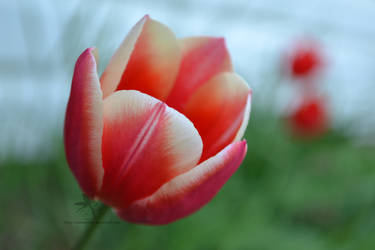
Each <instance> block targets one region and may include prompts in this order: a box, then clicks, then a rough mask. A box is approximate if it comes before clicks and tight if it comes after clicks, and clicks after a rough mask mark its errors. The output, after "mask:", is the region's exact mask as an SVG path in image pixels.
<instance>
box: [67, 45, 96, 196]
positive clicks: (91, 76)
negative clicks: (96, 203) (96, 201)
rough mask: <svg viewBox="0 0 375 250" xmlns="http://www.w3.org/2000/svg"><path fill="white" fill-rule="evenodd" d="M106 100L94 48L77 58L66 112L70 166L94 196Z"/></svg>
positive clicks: (87, 192)
mask: <svg viewBox="0 0 375 250" xmlns="http://www.w3.org/2000/svg"><path fill="white" fill-rule="evenodd" d="M102 109H103V101H102V91H101V90H100V84H99V78H98V75H97V71H96V61H95V57H94V49H92V48H89V49H87V50H85V51H84V52H83V53H82V54H81V56H80V57H79V58H78V60H77V62H76V66H75V69H74V75H73V80H72V87H71V92H70V97H69V102H68V106H67V110H66V116H65V127H64V144H65V152H66V158H67V161H68V163H69V166H70V169H71V170H72V172H73V174H74V176H75V177H76V178H77V180H78V183H79V185H80V187H81V188H82V190H83V191H84V193H85V194H86V195H88V196H89V197H91V198H93V197H94V196H95V195H96V193H97V191H98V190H99V189H100V186H101V183H102V177H103V166H102V153H101V138H102V133H103V117H102Z"/></svg>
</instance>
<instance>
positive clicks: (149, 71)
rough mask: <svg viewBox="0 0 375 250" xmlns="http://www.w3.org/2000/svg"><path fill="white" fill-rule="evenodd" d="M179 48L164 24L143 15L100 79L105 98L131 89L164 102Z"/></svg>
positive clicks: (173, 76)
mask: <svg viewBox="0 0 375 250" xmlns="http://www.w3.org/2000/svg"><path fill="white" fill-rule="evenodd" d="M180 54H181V51H180V45H179V44H178V41H177V39H176V37H175V35H174V34H173V32H172V31H171V30H170V29H169V28H168V27H166V26H165V25H163V24H161V23H159V22H157V21H154V20H152V19H150V18H149V17H148V16H145V17H144V18H143V19H142V20H140V21H139V22H138V23H137V24H136V25H135V27H134V28H133V29H132V30H131V32H130V33H129V35H128V36H127V37H126V38H125V40H124V42H123V43H122V45H121V46H120V48H119V49H118V50H117V51H116V53H115V54H114V56H113V58H112V60H111V62H110V63H109V66H108V67H107V69H106V70H105V72H104V73H103V76H102V78H101V81H102V84H103V85H102V88H103V92H104V97H107V96H108V95H109V94H110V93H112V92H113V91H115V90H124V89H133V90H139V91H141V92H142V93H146V94H149V95H151V96H153V97H155V98H157V99H159V100H164V99H165V98H166V97H167V95H168V94H169V92H170V90H171V88H172V86H173V83H174V81H175V79H176V75H177V71H178V67H179V63H180V56H181V55H180Z"/></svg>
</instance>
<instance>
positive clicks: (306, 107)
mask: <svg viewBox="0 0 375 250" xmlns="http://www.w3.org/2000/svg"><path fill="white" fill-rule="evenodd" d="M289 124H290V127H291V129H292V132H293V133H294V134H295V135H296V136H299V137H303V138H311V137H317V136H319V135H322V134H323V133H324V132H326V131H327V129H328V114H327V110H326V107H325V105H324V101H323V100H322V99H319V98H306V99H305V100H303V101H302V102H301V103H300V104H299V105H298V106H297V108H296V109H295V110H294V111H293V113H292V114H291V115H290V117H289Z"/></svg>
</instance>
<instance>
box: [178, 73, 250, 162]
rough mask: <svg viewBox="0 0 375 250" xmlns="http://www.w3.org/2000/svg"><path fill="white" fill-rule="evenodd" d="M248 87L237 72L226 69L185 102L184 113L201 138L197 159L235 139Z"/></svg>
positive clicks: (243, 111) (244, 115)
mask: <svg viewBox="0 0 375 250" xmlns="http://www.w3.org/2000/svg"><path fill="white" fill-rule="evenodd" d="M250 95H251V90H250V88H249V86H248V84H247V83H246V82H245V81H244V80H243V79H242V78H241V77H240V76H238V75H237V74H235V73H230V72H225V73H221V74H218V75H216V76H215V77H213V78H211V80H209V81H208V82H207V83H205V84H204V85H203V86H201V87H200V88H199V89H198V90H197V91H196V92H195V93H194V94H193V95H192V96H191V98H190V100H189V101H188V102H187V103H186V106H185V109H184V110H183V113H184V114H185V115H186V116H187V117H188V118H189V119H190V120H191V121H192V122H193V124H194V126H195V127H196V128H197V130H198V132H199V134H200V136H201V137H202V140H203V153H202V158H201V160H200V161H204V160H206V159H208V158H210V157H211V156H213V155H215V154H217V153H218V152H219V151H221V150H222V149H223V148H224V147H225V146H227V145H228V144H230V143H231V142H233V141H234V139H235V137H236V134H237V133H238V131H239V130H240V127H241V124H242V123H243V120H244V118H246V116H247V115H248V114H246V111H247V112H249V110H246V109H247V106H246V104H247V102H248V99H249V96H250Z"/></svg>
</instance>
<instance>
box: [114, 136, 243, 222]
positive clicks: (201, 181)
mask: <svg viewBox="0 0 375 250" xmlns="http://www.w3.org/2000/svg"><path fill="white" fill-rule="evenodd" d="M246 150H247V145H246V141H241V142H235V143H233V144H230V145H229V146H227V147H226V148H225V149H224V150H223V151H221V152H220V153H218V154H217V155H216V156H214V157H212V158H210V159H208V160H207V161H205V162H203V163H201V164H200V165H198V166H197V167H195V168H193V169H192V170H190V171H189V172H186V173H184V174H182V175H180V176H177V177H176V178H174V179H173V180H171V181H169V182H168V183H166V184H164V185H163V186H162V187H161V188H160V189H159V190H158V191H157V192H155V193H154V194H153V195H151V196H149V197H147V198H145V199H142V200H138V201H136V202H133V203H132V204H131V205H130V206H129V207H127V208H126V209H122V210H118V211H117V212H118V215H119V216H120V217H121V218H123V219H124V220H127V221H129V222H134V223H145V224H154V225H158V224H167V223H170V222H173V221H175V220H177V219H180V218H182V217H185V216H187V215H189V214H191V213H193V212H195V211H196V210H198V209H199V208H201V207H202V206H203V205H205V204H206V203H207V202H209V201H210V200H211V199H212V198H213V197H214V196H215V194H216V193H217V192H218V191H219V190H220V188H221V187H222V186H223V185H224V184H225V183H226V182H227V180H228V179H229V178H230V177H231V176H232V174H233V173H234V172H235V171H236V170H237V168H238V166H239V165H240V164H241V162H242V160H243V158H244V157H245V154H246Z"/></svg>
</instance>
